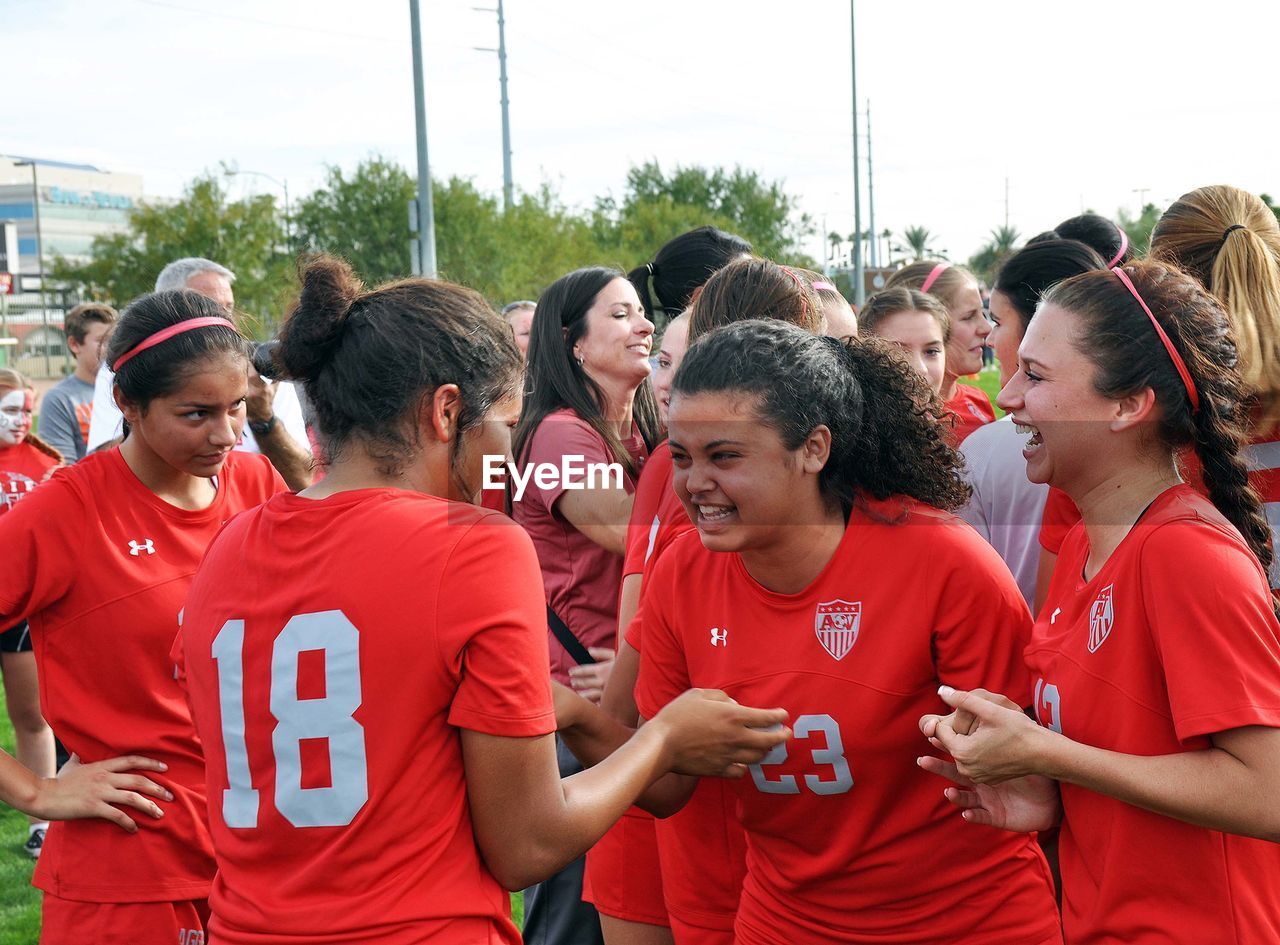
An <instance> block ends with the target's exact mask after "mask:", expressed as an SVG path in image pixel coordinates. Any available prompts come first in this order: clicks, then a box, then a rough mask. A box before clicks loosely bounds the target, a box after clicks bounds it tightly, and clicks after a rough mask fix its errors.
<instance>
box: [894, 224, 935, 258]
mask: <svg viewBox="0 0 1280 945" xmlns="http://www.w3.org/2000/svg"><path fill="white" fill-rule="evenodd" d="M933 239H934V236H933V234H932V233H930V232H929V230H928V228H927V227H923V226H909V227H907V228H905V229H904V230H903V231H902V242H903V243H905V244H906V247H905V248H906V251H907V252H908V253H910V254H911V261H912V262H918V261H919V260H921V259H925V258H926V257H929V256H935V255H937V251H936V250H935V249H934V248H933Z"/></svg>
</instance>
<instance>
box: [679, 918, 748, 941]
mask: <svg viewBox="0 0 1280 945" xmlns="http://www.w3.org/2000/svg"><path fill="white" fill-rule="evenodd" d="M671 937H672V938H673V939H675V942H676V945H733V929H704V928H701V927H700V926H697V925H690V924H689V923H688V922H682V921H680V920H679V919H677V918H676V917H675V916H672V917H671Z"/></svg>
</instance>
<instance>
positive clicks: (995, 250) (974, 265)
mask: <svg viewBox="0 0 1280 945" xmlns="http://www.w3.org/2000/svg"><path fill="white" fill-rule="evenodd" d="M1017 242H1018V231H1017V230H1016V229H1015V228H1013V227H1011V226H998V227H996V228H995V229H994V230H992V231H991V238H990V239H989V240H988V241H987V243H986V245H984V246H983V247H982V249H980V250H978V252H976V253H974V254H973V255H972V256H970V257H969V268H970V269H971V270H973V274H974V275H976V276H977V277H978V279H980V280H981V281H982V282H985V283H986V284H987V285H992V284H993V283H994V282H995V279H996V273H997V272H999V271H1000V266H1001V264H1003V263H1004V261H1005V259H1007V258H1008V257H1009V256H1010V255H1011V254H1012V253H1013V249H1014V246H1016V245H1017Z"/></svg>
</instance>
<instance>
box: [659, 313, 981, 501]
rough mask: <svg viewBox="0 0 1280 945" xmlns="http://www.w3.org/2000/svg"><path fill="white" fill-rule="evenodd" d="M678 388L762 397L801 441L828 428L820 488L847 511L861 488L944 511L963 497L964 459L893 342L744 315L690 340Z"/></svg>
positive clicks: (769, 415)
mask: <svg viewBox="0 0 1280 945" xmlns="http://www.w3.org/2000/svg"><path fill="white" fill-rule="evenodd" d="M672 387H673V390H674V391H675V392H676V393H678V394H682V395H686V396H688V395H692V394H699V393H714V392H721V391H734V392H736V393H740V394H745V395H748V396H756V397H758V398H759V408H758V410H759V419H760V420H762V421H764V422H765V423H768V424H769V425H770V426H772V427H773V428H774V429H775V430H777V431H778V435H779V436H780V437H781V439H782V442H783V445H784V446H785V447H786V448H787V449H789V450H794V449H798V448H799V446H800V444H801V443H803V442H804V440H805V438H806V437H808V436H809V434H810V433H812V432H813V430H814V429H816V428H817V427H818V426H826V427H827V428H828V429H829V430H830V431H831V455H830V458H829V459H828V461H827V465H826V466H825V467H824V469H823V470H822V472H821V474H820V475H819V480H818V481H819V488H820V489H821V491H822V493H823V494H824V495H825V496H826V497H827V498H828V499H830V500H831V501H833V502H838V503H839V505H840V506H841V508H842V509H843V510H844V512H845V513H846V514H848V512H849V511H850V509H852V508H853V506H855V505H856V504H858V503H859V501H860V500H861V499H862V498H863V497H866V496H870V497H871V498H873V499H877V500H884V499H887V498H889V497H891V496H895V495H902V496H908V497H910V498H913V499H916V500H918V501H920V502H923V503H925V504H927V505H932V506H935V507H937V508H940V509H955V508H959V507H960V506H962V505H963V504H964V503H965V502H966V501H968V498H969V494H970V489H969V486H968V484H967V483H966V482H965V481H964V478H963V476H962V475H961V469H962V466H963V461H962V460H961V458H960V455H959V453H957V452H956V451H955V450H954V449H952V448H951V447H950V446H949V445H948V444H947V441H946V438H945V437H946V431H945V429H944V427H943V426H942V424H941V423H940V420H941V418H942V417H943V415H944V413H945V409H944V408H943V406H942V404H941V402H940V401H939V400H938V399H937V397H936V396H935V395H934V394H933V392H932V391H931V390H930V389H929V388H928V386H927V384H926V383H925V381H924V379H923V378H921V377H920V376H919V375H917V374H916V373H915V371H913V370H912V369H911V368H910V366H908V365H907V364H906V362H905V361H903V360H902V359H901V358H900V357H898V356H897V355H896V354H895V353H894V350H893V348H892V347H890V346H889V345H887V344H885V343H884V342H881V341H879V340H876V339H870V338H850V339H848V340H847V341H840V340H837V339H835V338H826V337H823V336H819V335H814V334H812V333H810V332H807V331H805V330H804V329H803V328H800V327H798V326H796V325H793V324H788V323H786V322H782V321H763V320H752V321H741V322H735V323H733V324H731V325H728V326H726V327H723V328H719V329H717V330H716V331H713V332H712V333H710V334H709V335H707V336H706V337H705V338H703V339H702V340H700V341H699V342H698V343H697V344H695V345H693V346H692V347H690V349H689V351H688V353H687V354H686V355H685V358H684V361H683V362H681V365H680V370H679V371H677V372H676V376H675V380H674V382H673V384H672Z"/></svg>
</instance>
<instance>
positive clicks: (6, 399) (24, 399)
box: [0, 389, 35, 446]
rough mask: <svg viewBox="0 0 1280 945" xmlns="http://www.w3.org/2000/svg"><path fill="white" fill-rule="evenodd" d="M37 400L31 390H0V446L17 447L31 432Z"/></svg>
mask: <svg viewBox="0 0 1280 945" xmlns="http://www.w3.org/2000/svg"><path fill="white" fill-rule="evenodd" d="M34 409H35V399H34V398H33V397H32V395H31V391H29V390H20V389H12V390H0V446H17V445H18V444H19V443H21V442H22V441H23V440H25V439H26V438H27V434H28V433H30V432H31V414H32V412H33V411H34Z"/></svg>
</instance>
